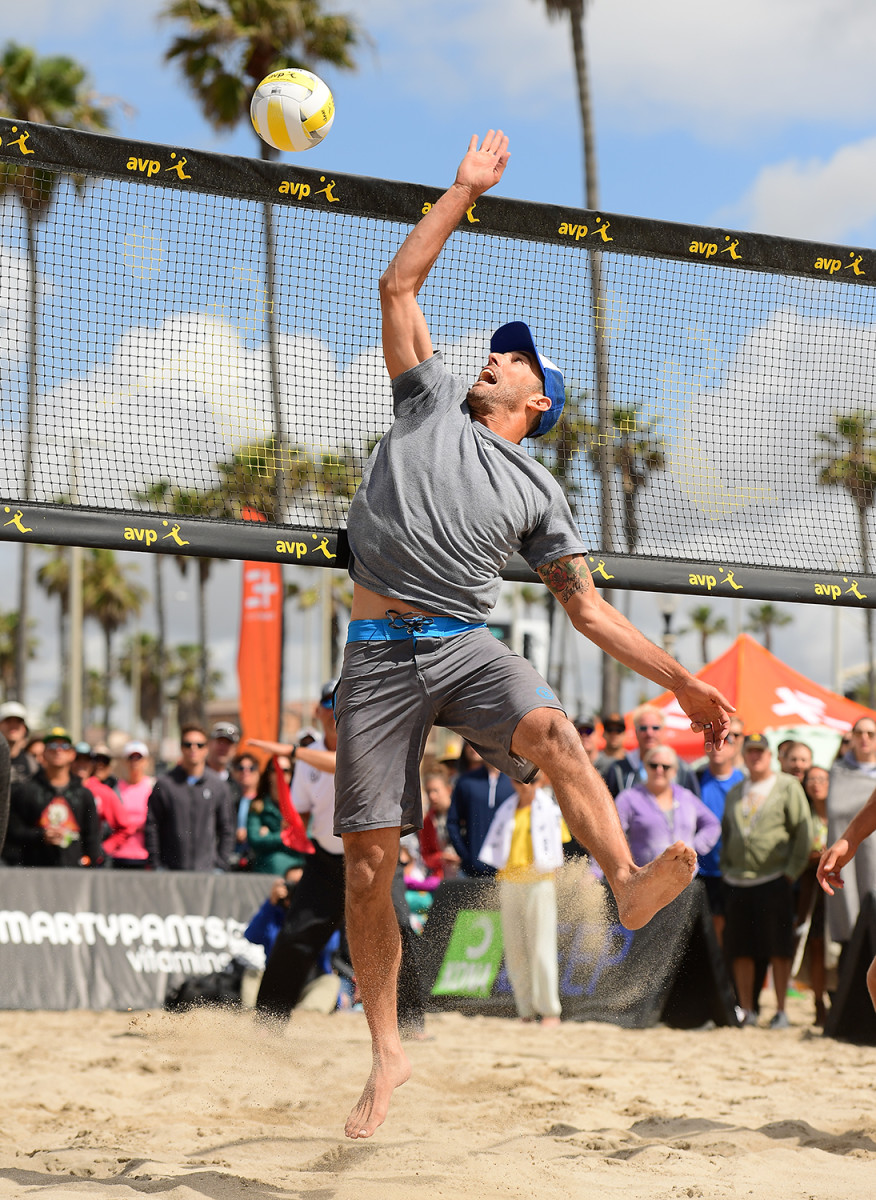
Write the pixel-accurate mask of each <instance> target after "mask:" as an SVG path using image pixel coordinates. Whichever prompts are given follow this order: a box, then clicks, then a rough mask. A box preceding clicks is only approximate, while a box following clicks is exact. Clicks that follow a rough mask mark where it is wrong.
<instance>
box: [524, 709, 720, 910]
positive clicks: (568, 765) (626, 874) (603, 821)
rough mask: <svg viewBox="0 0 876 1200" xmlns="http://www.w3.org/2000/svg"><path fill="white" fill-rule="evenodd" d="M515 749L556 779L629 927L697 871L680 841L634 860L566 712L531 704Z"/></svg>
mask: <svg viewBox="0 0 876 1200" xmlns="http://www.w3.org/2000/svg"><path fill="white" fill-rule="evenodd" d="M511 750H512V753H513V754H515V755H517V756H519V757H521V758H524V759H528V760H529V761H530V762H532V763H535V764H536V766H539V767H541V769H542V770H543V771H544V773H545V774H546V775H547V777H548V779H549V780H550V781H551V784H552V785H553V789H554V793H555V795H556V798H557V803H558V804H559V806H560V808H561V810H562V812H563V816H564V817H565V818H566V822H567V824H568V826H569V829H570V830H571V832H572V834H573V836H574V837H575V838H576V839H577V840H578V841H579V842H580V843H581V845H582V846H586V847H587V849H588V850H589V851H590V853H591V854H592V855H593V857H594V858H595V859H596V861H597V862H598V863H599V865H600V867H602V870H603V871H604V872H605V877H606V879H607V881H608V883H609V886H610V887H611V890H612V892H613V893H614V897H615V900H616V901H617V906H618V913H619V915H620V919H621V922H622V923H623V924H624V925H625V926H626V928H627V929H639V928H641V926H642V925H645V924H647V922H648V921H650V920H651V918H652V917H653V916H654V914H655V913H656V912H658V911H659V909H661V908H663V907H664V906H665V905H667V904H669V903H670V901H672V900H674V899H675V897H676V896H677V895H678V894H679V893H680V892H682V891H684V889H685V888H686V887H687V885H688V884H689V883H690V881H691V880H692V879H693V877H694V873H695V871H696V863H697V856H696V854H695V852H694V851H693V850H692V849H691V848H690V847H689V846H685V845H684V843H683V842H675V843H674V844H673V845H672V846H670V847H669V848H668V849H667V850H664V852H663V853H662V854H661V855H660V856H659V857H658V858H656V859H654V861H653V862H650V863H647V864H646V865H645V866H643V867H637V866H636V865H635V863H634V862H633V859H632V856H631V854H630V848H629V845H628V844H627V839H626V837H625V835H624V831H623V829H622V828H621V823H620V819H619V817H618V815H617V808H616V807H615V803H614V800H613V799H612V797H611V793H610V792H609V790H608V788H607V787H606V786H605V783H604V782H603V780H602V778H601V776H600V775H599V774H598V772H597V771H596V769H595V767H594V766H593V764H592V763H591V761H590V759H589V758H588V756H587V753H586V751H585V750H584V747H583V746H582V745H581V739H580V738H579V736H578V734H577V732H576V730H575V727H574V725H573V724H572V722H571V721H570V720H569V719H568V717H567V716H566V715H565V714H564V713H563V712H561V711H559V710H558V709H556V708H534V709H532V710H531V711H530V712H528V713H527V714H526V715H525V716H524V717H522V718H521V720H520V721H519V722H518V724H517V726H516V728H515V730H514V734H513V737H512V739H511Z"/></svg>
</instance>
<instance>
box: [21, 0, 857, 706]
mask: <svg viewBox="0 0 876 1200" xmlns="http://www.w3.org/2000/svg"><path fill="white" fill-rule="evenodd" d="M162 3H163V0H161V2H159V0H138V2H137V3H136V4H125V5H120V4H119V3H118V2H117V0H115V2H113V3H111V2H110V0H74V2H72V3H71V0H29V3H28V4H27V5H19V4H13V3H12V2H11V0H0V14H2V29H3V38H4V40H7V39H8V40H15V41H18V42H22V43H25V44H30V45H33V46H35V47H36V49H37V50H38V51H39V53H41V54H52V53H65V54H69V55H71V56H73V57H74V58H76V59H77V60H79V61H80V62H81V63H83V64H84V65H85V66H86V67H87V68H88V70H89V72H90V74H91V77H92V80H93V84H94V87H95V90H96V91H97V92H98V93H99V94H101V95H103V96H115V97H118V98H119V99H120V100H122V101H124V102H125V103H126V104H127V105H129V106H130V111H127V112H126V111H124V110H123V109H121V108H119V109H118V110H117V113H116V129H117V132H119V133H120V134H122V135H123V136H129V137H131V138H135V139H137V140H142V141H153V142H158V143H169V144H173V145H178V146H183V147H196V148H203V149H211V150H216V151H221V152H225V153H232V154H244V155H252V154H255V153H256V152H257V146H256V141H255V135H254V134H253V132H252V130H251V128H250V127H249V126H248V125H247V126H246V127H245V128H241V129H240V130H238V131H237V132H235V133H233V134H229V135H219V134H217V133H216V132H215V131H214V130H212V129H211V128H210V127H209V126H208V125H207V124H206V123H205V122H204V120H203V119H202V117H201V115H200V112H199V110H198V107H197V104H196V102H195V101H194V100H193V99H192V98H191V97H190V96H189V95H188V93H187V91H186V89H185V86H184V84H183V83H182V81H181V79H180V76H179V73H178V69H177V68H176V67H175V66H174V65H172V64H165V63H164V62H163V53H164V50H165V48H166V47H167V45H168V44H169V43H170V40H171V38H172V34H173V29H172V26H171V25H170V24H168V23H165V22H160V21H159V20H158V19H157V13H158V11H159V10H160V8H161V7H162ZM327 6H328V7H336V8H337V9H338V10H340V11H346V12H349V13H351V14H352V15H353V16H354V17H356V19H357V20H358V21H359V22H360V24H361V25H362V27H363V28H364V30H365V31H366V33H367V34H368V43H367V44H363V46H362V48H361V50H360V52H359V62H360V66H359V70H358V71H356V72H355V73H341V72H334V71H329V70H328V69H326V70H325V71H324V72H323V74H324V76H325V78H326V80H327V82H328V83H329V84H330V86H331V87H332V89H333V91H334V93H335V97H336V103H337V117H336V120H335V124H334V127H333V129H332V131H331V133H330V135H329V137H328V138H327V140H326V142H325V143H324V144H323V145H322V146H320V147H319V148H318V149H315V150H313V151H310V152H308V153H307V154H306V155H304V156H302V159H301V160H302V162H303V164H304V165H306V166H308V167H316V168H319V169H323V168H325V169H327V170H330V171H334V172H343V173H354V174H362V175H372V176H377V177H382V178H390V179H404V180H411V181H415V182H420V183H426V184H433V185H441V184H445V183H449V182H450V180H451V179H452V177H453V173H454V170H455V167H456V164H457V162H458V160H459V158H460V156H461V154H462V152H463V151H464V148H465V145H466V143H467V140H468V137H469V136H470V134H472V133H480V132H483V131H484V130H485V129H486V128H488V127H490V126H501V127H502V128H503V129H504V130H505V131H506V132H507V133H508V134H509V136H510V138H511V150H512V159H511V163H510V165H509V167H508V170H507V172H506V174H505V177H504V179H503V181H502V184H501V193H502V194H503V195H506V196H513V197H517V198H521V199H528V200H535V201H544V202H551V203H556V204H563V205H583V179H582V154H581V140H580V132H579V126H578V119H577V100H576V93H575V85H574V77H573V70H572V56H571V49H570V43H569V37H568V28H567V25H566V24H565V23H557V22H550V21H548V19H547V17H546V14H545V11H544V5H543V3H541V0H538V2H536V0H441V2H440V3H439V2H438V0H349V2H347V3H344V2H343V0H339V2H338V3H337V4H336V5H335V4H334V3H331V4H329V5H327ZM589 8H590V16H589V19H588V40H589V55H590V63H591V72H592V85H593V99H594V108H595V119H596V144H597V151H598V158H599V172H600V179H599V184H600V196H601V206H602V208H603V210H604V211H608V212H618V213H630V214H634V215H638V216H647V217H655V218H664V219H669V220H674V221H684V222H693V223H702V224H706V225H708V224H723V225H727V226H730V227H736V228H741V229H753V230H757V231H763V232H772V233H786V234H790V235H793V236H797V237H804V238H809V239H813V240H830V241H837V242H847V243H849V244H851V245H859V246H867V245H873V244H874V236H876V131H874V128H873V119H872V114H874V112H876V72H874V71H873V69H872V63H873V61H874V60H876V6H874V5H873V4H872V3H871V2H868V0H736V2H735V3H733V4H729V3H726V2H725V0H714V2H713V3H710V4H703V3H702V0H663V2H661V3H659V4H655V3H654V0H591V4H590V6H589ZM145 567H146V564H145V563H143V564H142V567H141V572H140V573H141V577H142V578H143V579H144V580H145V579H146V578H147V572H146V570H145ZM234 569H237V568H236V567H228V568H227V570H228V571H229V572H230V571H231V570H234ZM7 578H8V576H7ZM185 586H188V585H185ZM223 590H226V591H227V589H223ZM180 595H186V594H185V590H184V587H183V588H182V589H181V591H180ZM190 601H191V597H190V596H188V597H187V598H186V599H181V600H179V605H178V607H179V611H178V612H177V613H176V615H175V617H174V619H175V620H177V621H178V622H179V632H178V633H177V634H176V636H177V638H178V639H179V640H181V639H182V638H183V637H188V636H191V633H190V628H191V614H190V611H189V605H190ZM3 603H4V606H8V605H9V603H10V598H9V597H7V598H6V599H5V600H4V601H3ZM725 603H727V605H728V607H727V613H728V623H729V624H730V626H731V628H733V627H734V625H735V624H739V623H740V621H741V620H744V613H743V615H742V616H740V610H739V608H738V607H737V608H736V609H735V610H732V611H733V612H735V614H736V615H735V616H733V615H731V608H730V607H729V602H725ZM692 604H693V600H690V601H688V600H682V601H681V603H680V609H679V612H680V618H677V619H676V624H683V614H684V612H686V611H687V608H688V607H689V606H690V605H692ZM715 608H716V610H717V611H722V610H721V603H720V602H715ZM795 612H796V616H797V619H796V620H795V623H794V625H792V626H790V627H789V629H788V630H787V631H785V632H782V631H780V632H779V634H778V637H777V643H776V649H777V650H778V652H779V653H780V654H783V655H784V656H785V657H787V658H788V659H789V661H791V660H793V661H794V662H795V665H797V666H798V667H800V669H802V670H804V671H809V672H810V673H812V674H813V676H814V677H815V678H818V679H819V680H820V681H821V682H824V683H830V682H831V681H832V674H833V669H834V666H835V664H834V662H833V660H832V653H831V648H830V647H831V635H830V631H829V626H828V624H827V622H828V621H829V618H828V616H827V614H825V613H823V612H822V611H821V610H817V609H812V608H806V607H802V606H801V607H800V608H798V609H796V610H795ZM633 616H634V617H635V618H637V619H638V620H640V621H641V623H642V624H643V626H644V627H645V629H646V632H649V633H650V634H651V635H652V636H655V635H656V634H657V632H658V630H659V628H660V624H661V622H660V617H659V612H658V610H657V605H656V601H655V600H654V599H653V598H652V597H639V598H636V599H635V603H634V609H633ZM213 618H214V620H213V624H214V629H215V630H216V632H217V638H220V639H221V640H222V647H221V648H219V653H220V654H221V655H224V657H225V658H226V659H227V661H226V662H223V663H220V665H222V666H224V667H225V669H226V671H229V672H230V670H231V666H230V664H231V661H232V659H233V645H234V628H235V622H236V613H234V612H233V611H232V607H231V606H224V607H220V606H219V605H218V602H217V604H216V605H215V612H214V613H213ZM842 629H843V630H844V631H845V632H844V633H843V637H842V642H843V645H844V646H845V650H844V654H843V657H844V661H845V662H847V663H852V662H858V661H860V660H861V658H862V657H863V655H862V654H861V652H860V647H859V645H858V641H859V637H860V617H859V615H858V614H851V613H849V614H845V615H844V616H843V618H842ZM695 645H696V644H695V642H694V640H693V638H687V639H682V641H681V643H680V646H679V648H680V650H681V652H682V656H683V657H685V656H686V658H687V659H688V661H689V662H690V665H691V666H693V667H696V666H698V665H699V662H698V655H697V651H696V648H695ZM725 645H726V640H722V639H721V638H718V639H716V640H715V643H714V649H715V650H720V649H722V648H723V647H724V646H725ZM801 645H805V650H804V651H801V650H800V647H801ZM584 669H585V670H586V669H587V668H586V662H585V665H584ZM230 678H231V676H230V675H229V676H228V679H229V680H230ZM45 686H49V684H48V683H46V684H45ZM593 694H594V695H595V685H594V690H593ZM628 698H629V700H630V701H632V700H633V699H635V695H634V694H633V693H632V692H631V693H630V694H629V697H628Z"/></svg>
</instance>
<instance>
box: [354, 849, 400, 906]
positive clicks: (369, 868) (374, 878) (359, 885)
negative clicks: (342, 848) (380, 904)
mask: <svg viewBox="0 0 876 1200" xmlns="http://www.w3.org/2000/svg"><path fill="white" fill-rule="evenodd" d="M397 857H398V853H397V852H396V858H397ZM390 866H391V869H389V868H390ZM394 872H395V861H393V862H392V863H391V864H390V863H389V861H388V858H387V852H386V849H385V847H383V846H381V845H379V844H377V843H364V844H360V845H358V846H357V847H356V848H355V850H354V851H351V850H350V848H349V847H347V849H346V853H345V880H346V887H347V897H348V899H351V900H354V901H361V900H363V899H365V898H367V897H368V896H369V895H370V894H372V893H373V892H374V889H375V888H379V887H380V886H381V885H382V884H383V883H384V881H385V883H386V886H389V885H390V884H391V881H392V875H393V873H394Z"/></svg>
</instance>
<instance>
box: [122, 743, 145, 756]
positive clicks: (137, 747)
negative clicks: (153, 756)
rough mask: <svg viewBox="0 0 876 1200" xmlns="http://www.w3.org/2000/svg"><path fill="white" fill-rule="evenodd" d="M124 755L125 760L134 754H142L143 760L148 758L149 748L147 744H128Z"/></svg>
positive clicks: (123, 752)
mask: <svg viewBox="0 0 876 1200" xmlns="http://www.w3.org/2000/svg"><path fill="white" fill-rule="evenodd" d="M122 754H123V755H124V757H125V758H130V757H131V755H132V754H140V755H142V757H143V758H148V757H149V747H148V746H147V745H146V743H145V742H128V744H127V745H126V746H125V748H124V750H123V751H122Z"/></svg>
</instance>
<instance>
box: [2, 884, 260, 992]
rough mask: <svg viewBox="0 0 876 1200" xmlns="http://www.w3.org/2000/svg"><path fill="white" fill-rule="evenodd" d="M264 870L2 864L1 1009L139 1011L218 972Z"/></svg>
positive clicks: (238, 943) (255, 899)
mask: <svg viewBox="0 0 876 1200" xmlns="http://www.w3.org/2000/svg"><path fill="white" fill-rule="evenodd" d="M270 883H271V880H270V877H269V876H266V875H245V874H239V875H238V874H231V875H211V874H201V873H199V872H189V871H157V872H156V871H112V870H94V871H90V870H79V869H69V870H65V869H57V870H51V869H28V868H18V867H9V868H6V869H2V870H0V964H2V980H3V983H2V988H0V1008H6V1009H9V1008H12V1009H54V1010H66V1009H72V1008H88V1009H118V1010H125V1009H129V1008H131V1009H145V1008H154V1007H156V1006H159V1005H161V1004H163V1002H164V997H165V993H166V992H167V988H168V983H169V982H171V981H176V980H178V979H179V978H181V977H183V976H186V975H208V974H210V973H211V972H213V971H219V970H222V968H223V967H224V966H226V965H227V963H228V962H229V961H230V959H231V958H232V956H233V955H234V954H235V953H236V952H237V951H238V950H240V949H241V948H242V946H243V930H244V929H245V928H246V926H247V925H248V923H249V921H250V918H251V917H252V915H253V914H254V913H255V912H256V910H257V909H258V908H259V907H260V905H261V904H262V902H263V901H264V900H265V898H266V896H267V895H268V892H269V890H270Z"/></svg>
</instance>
